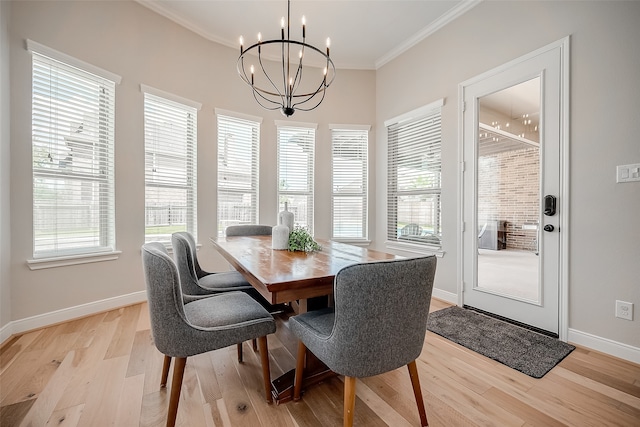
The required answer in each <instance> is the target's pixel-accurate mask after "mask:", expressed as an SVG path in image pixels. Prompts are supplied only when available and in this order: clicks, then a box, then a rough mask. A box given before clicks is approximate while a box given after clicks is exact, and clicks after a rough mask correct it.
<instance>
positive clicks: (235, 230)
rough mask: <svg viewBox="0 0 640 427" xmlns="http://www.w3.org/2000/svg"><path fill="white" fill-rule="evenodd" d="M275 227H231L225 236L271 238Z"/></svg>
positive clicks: (244, 225)
mask: <svg viewBox="0 0 640 427" xmlns="http://www.w3.org/2000/svg"><path fill="white" fill-rule="evenodd" d="M272 230H273V227H271V226H270V225H260V224H243V225H230V226H228V227H227V228H226V229H225V230H224V234H225V236H227V237H228V236H271V233H272Z"/></svg>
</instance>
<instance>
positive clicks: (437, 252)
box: [385, 241, 445, 258]
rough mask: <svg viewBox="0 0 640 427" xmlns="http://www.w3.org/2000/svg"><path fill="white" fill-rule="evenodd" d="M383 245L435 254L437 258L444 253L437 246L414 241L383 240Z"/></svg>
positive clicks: (400, 249) (394, 248)
mask: <svg viewBox="0 0 640 427" xmlns="http://www.w3.org/2000/svg"><path fill="white" fill-rule="evenodd" d="M385 246H386V248H387V249H393V250H398V251H405V252H411V253H415V254H420V255H435V256H437V257H438V258H442V257H443V256H444V254H445V251H443V250H442V248H441V247H439V246H429V245H417V244H415V243H405V242H393V241H387V242H385Z"/></svg>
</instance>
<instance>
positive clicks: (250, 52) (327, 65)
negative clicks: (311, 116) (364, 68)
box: [237, 0, 336, 117]
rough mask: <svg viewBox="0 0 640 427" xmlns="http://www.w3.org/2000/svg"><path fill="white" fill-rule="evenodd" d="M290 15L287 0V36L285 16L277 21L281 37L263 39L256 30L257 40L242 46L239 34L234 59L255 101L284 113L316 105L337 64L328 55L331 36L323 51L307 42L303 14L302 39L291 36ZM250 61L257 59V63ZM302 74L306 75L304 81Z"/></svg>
mask: <svg viewBox="0 0 640 427" xmlns="http://www.w3.org/2000/svg"><path fill="white" fill-rule="evenodd" d="M290 19H291V0H287V21H286V38H285V20H284V17H283V18H282V20H281V21H280V26H281V28H280V36H281V38H280V39H273V40H266V41H263V40H262V35H261V34H260V33H258V42H257V43H255V44H253V45H251V46H249V47H248V48H246V49H244V48H243V44H244V40H243V38H242V37H240V57H238V63H237V68H238V74H239V75H240V78H241V79H242V80H244V82H245V83H247V84H248V85H249V86H251V90H252V92H253V97H254V98H255V100H256V101H257V102H258V104H260V106H262V107H263V108H266V109H267V110H278V109H279V110H280V111H281V112H282V114H284V115H285V116H287V117H289V116H291V115H292V114H293V113H295V112H296V110H300V111H311V110H313V109H315V108H317V107H318V106H319V105H320V104H321V103H322V101H323V100H324V96H325V93H326V90H327V88H328V87H329V85H330V84H331V83H332V82H333V79H334V78H335V75H336V67H335V66H334V65H333V61H332V60H331V58H330V57H329V46H330V42H331V41H330V39H329V38H327V48H326V53H325V52H324V51H322V50H320V49H318V48H317V47H315V46H312V45H310V44H307V43H306V41H305V40H306V22H305V18H304V16H303V17H302V41H298V40H291V37H290V30H291V28H290V23H291V21H290ZM296 50H297V52H296ZM292 54H293V55H295V57H294V58H292V57H291V55H292ZM253 62H256V63H257V67H256V66H255V64H254V63H253ZM246 63H248V65H249V72H247V68H246V67H247V64H246ZM312 64H313V65H312ZM322 66H324V70H323V69H322ZM303 74H304V75H305V77H306V78H307V79H306V80H305V81H303V79H302V77H303ZM309 77H310V78H309Z"/></svg>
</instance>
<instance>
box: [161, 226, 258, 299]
mask: <svg viewBox="0 0 640 427" xmlns="http://www.w3.org/2000/svg"><path fill="white" fill-rule="evenodd" d="M171 245H172V246H173V256H174V258H175V261H176V264H177V266H178V272H179V274H180V280H181V282H182V289H183V291H184V292H185V294H190V295H209V294H211V293H219V292H228V291H246V290H250V289H253V286H251V284H250V283H249V282H247V281H246V280H245V278H244V277H242V274H240V273H239V272H237V271H225V272H220V273H207V272H205V271H204V270H202V269H201V268H200V264H199V263H198V260H197V257H196V242H195V239H194V238H193V236H192V235H191V233H188V232H186V231H181V232H177V233H173V234H172V235H171ZM198 271H200V272H201V273H200V274H202V273H204V274H203V275H202V276H199V274H198Z"/></svg>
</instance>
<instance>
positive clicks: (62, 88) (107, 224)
mask: <svg viewBox="0 0 640 427" xmlns="http://www.w3.org/2000/svg"><path fill="white" fill-rule="evenodd" d="M27 47H28V49H29V50H30V51H31V53H32V54H33V81H32V83H33V86H32V137H33V139H32V159H33V163H32V168H33V256H34V258H40V259H42V258H55V257H62V256H70V255H81V254H94V253H100V252H110V251H114V250H115V208H114V165H113V154H114V130H115V124H114V122H115V120H114V115H115V114H114V110H115V101H114V100H115V85H116V82H117V83H119V82H120V77H118V76H115V75H113V74H111V73H109V72H107V71H104V70H100V69H98V68H97V67H93V66H91V65H89V64H85V63H83V62H82V61H79V60H76V59H74V58H71V57H69V56H67V55H65V54H62V53H60V52H56V51H54V50H52V49H49V48H47V47H45V46H41V45H39V44H37V43H34V42H31V41H28V42H27ZM87 69H89V70H87Z"/></svg>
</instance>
